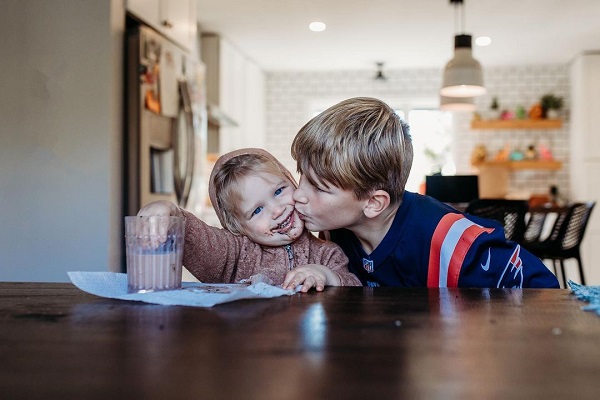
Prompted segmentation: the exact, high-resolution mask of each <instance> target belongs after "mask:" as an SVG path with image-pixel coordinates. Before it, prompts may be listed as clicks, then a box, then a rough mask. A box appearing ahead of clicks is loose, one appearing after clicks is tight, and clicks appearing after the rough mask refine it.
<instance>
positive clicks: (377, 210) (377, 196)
mask: <svg viewBox="0 0 600 400" xmlns="http://www.w3.org/2000/svg"><path fill="white" fill-rule="evenodd" d="M389 205H390V194H389V193H388V192H386V191H385V190H375V191H374V192H373V193H372V194H371V197H369V198H368V199H367V202H366V204H365V208H364V209H363V213H364V214H365V216H366V217H367V218H375V217H377V216H378V215H379V214H381V213H382V212H383V211H385V209H386V208H388V207H389Z"/></svg>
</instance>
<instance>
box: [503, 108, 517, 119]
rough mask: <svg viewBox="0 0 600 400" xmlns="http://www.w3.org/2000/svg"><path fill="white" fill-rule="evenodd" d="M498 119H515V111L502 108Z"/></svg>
mask: <svg viewBox="0 0 600 400" xmlns="http://www.w3.org/2000/svg"><path fill="white" fill-rule="evenodd" d="M500 119H501V120H503V121H509V120H513V119H515V113H513V112H512V111H508V110H504V111H502V114H501V115H500Z"/></svg>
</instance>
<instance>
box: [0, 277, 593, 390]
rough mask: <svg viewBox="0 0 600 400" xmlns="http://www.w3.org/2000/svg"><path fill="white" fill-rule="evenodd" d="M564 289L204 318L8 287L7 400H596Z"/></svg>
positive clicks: (1, 355)
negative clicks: (56, 399) (562, 399)
mask: <svg viewBox="0 0 600 400" xmlns="http://www.w3.org/2000/svg"><path fill="white" fill-rule="evenodd" d="M584 304H585V303H583V302H581V301H579V300H577V299H576V298H575V297H574V296H573V295H572V294H571V293H570V291H568V290H551V289H544V290H534V289H524V290H519V289H439V290H438V289H418V288H414V289H400V288H374V289H373V288H327V289H326V290H325V291H324V292H321V293H316V292H310V293H307V294H298V295H294V296H291V297H280V298H275V299H269V300H245V301H238V302H234V303H229V304H223V305H219V306H216V307H213V308H209V309H203V308H192V307H179V306H156V305H150V304H144V303H135V302H125V301H118V300H110V299H103V298H99V297H95V296H92V295H89V294H87V293H84V292H82V291H80V290H78V289H77V288H75V287H74V286H73V285H71V284H66V283H63V284H59V283H0V398H2V399H38V398H39V399H51V398H62V399H125V398H127V399H132V398H143V399H181V398H191V399H265V400H270V399H277V400H280V399H474V398H477V399H559V398H569V399H570V398H573V399H597V398H598V396H600V317H598V316H597V315H595V314H592V313H589V312H585V311H582V310H581V309H580V308H581V306H582V305H584Z"/></svg>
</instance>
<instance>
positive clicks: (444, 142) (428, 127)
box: [406, 109, 456, 192]
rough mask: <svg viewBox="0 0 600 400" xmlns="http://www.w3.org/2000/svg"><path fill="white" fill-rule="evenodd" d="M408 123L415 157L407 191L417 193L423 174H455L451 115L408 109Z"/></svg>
mask: <svg viewBox="0 0 600 400" xmlns="http://www.w3.org/2000/svg"><path fill="white" fill-rule="evenodd" d="M407 122H408V124H409V125H410V133H411V137H412V143H413V151H414V158H413V166H412V169H411V171H410V176H409V177H408V182H407V183H406V190H409V191H411V192H418V191H419V189H420V187H421V184H423V183H424V182H425V176H427V175H432V174H435V173H442V174H443V175H454V174H455V173H456V164H455V163H454V158H453V156H452V130H451V126H452V114H451V113H449V112H443V111H439V110H431V109H413V110H410V111H409V112H408V120H407Z"/></svg>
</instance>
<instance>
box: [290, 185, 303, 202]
mask: <svg viewBox="0 0 600 400" xmlns="http://www.w3.org/2000/svg"><path fill="white" fill-rule="evenodd" d="M292 200H294V201H295V202H296V203H306V196H304V194H302V190H301V189H300V187H298V188H297V189H296V190H294V193H293V194H292Z"/></svg>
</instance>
